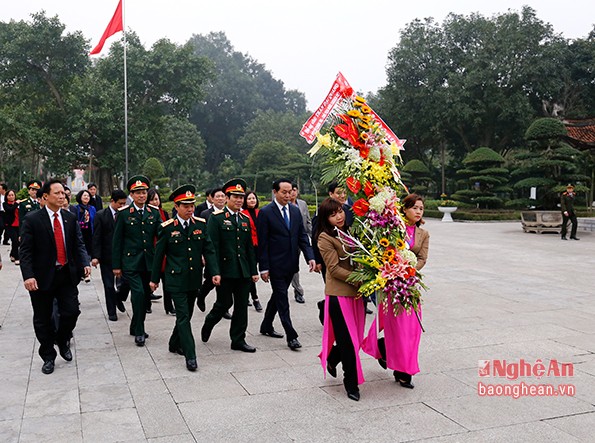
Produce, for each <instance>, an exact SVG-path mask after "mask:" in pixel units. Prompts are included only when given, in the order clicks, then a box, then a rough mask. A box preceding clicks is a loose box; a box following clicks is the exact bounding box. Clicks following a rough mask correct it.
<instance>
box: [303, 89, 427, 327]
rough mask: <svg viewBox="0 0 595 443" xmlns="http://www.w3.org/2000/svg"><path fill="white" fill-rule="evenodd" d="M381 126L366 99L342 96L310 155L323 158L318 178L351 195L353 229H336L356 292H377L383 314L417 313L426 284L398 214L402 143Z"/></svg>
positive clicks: (366, 295) (366, 293) (404, 190)
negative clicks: (391, 138) (350, 264)
mask: <svg viewBox="0 0 595 443" xmlns="http://www.w3.org/2000/svg"><path fill="white" fill-rule="evenodd" d="M385 128H386V125H385V124H384V122H382V120H381V119H380V117H378V116H377V115H376V114H375V113H374V111H372V109H371V108H370V107H369V106H368V105H367V103H366V101H365V99H364V98H362V97H359V96H354V95H346V96H344V97H342V99H341V100H340V101H339V102H338V103H337V105H336V106H335V107H334V108H333V110H332V112H330V114H329V116H328V118H327V119H326V123H325V125H324V126H323V127H322V129H321V131H320V132H319V133H318V134H316V138H317V142H316V144H315V145H314V146H313V147H312V149H311V150H310V151H309V154H310V155H311V156H314V155H318V156H321V157H322V162H323V169H322V171H323V174H322V181H323V182H331V181H333V180H337V181H338V182H339V183H344V184H345V186H346V188H347V189H348V190H349V192H350V194H351V195H352V197H353V199H354V204H353V213H354V223H353V226H352V227H351V232H350V233H344V232H342V231H338V233H339V234H338V235H339V238H340V239H341V240H342V242H343V243H344V245H345V250H346V251H348V253H349V254H350V255H351V258H352V260H353V261H354V262H355V263H357V264H358V266H356V268H355V270H354V271H353V272H352V273H351V275H350V276H349V281H350V282H357V283H359V289H358V294H359V295H360V296H363V297H370V296H372V295H373V294H376V297H377V303H378V306H382V307H383V309H384V311H385V312H388V310H389V309H391V310H392V311H393V312H394V315H398V314H400V313H402V312H406V313H407V314H411V311H412V310H413V311H414V312H415V313H416V315H417V312H418V311H419V307H420V304H421V290H422V289H426V287H425V285H424V284H423V281H422V275H421V274H420V273H419V272H418V271H417V270H416V269H415V265H416V263H417V258H416V256H415V254H414V253H413V252H411V251H410V250H409V245H408V243H407V239H406V225H405V220H404V218H403V215H402V212H401V201H400V198H399V195H402V194H405V193H407V192H408V190H407V188H406V186H405V185H404V184H403V182H402V181H401V176H400V174H399V170H398V168H397V166H398V165H401V164H402V161H401V156H400V149H401V146H399V145H398V144H397V143H395V142H392V143H391V142H389V141H388V140H389V137H387V133H386V130H385ZM418 319H419V316H418Z"/></svg>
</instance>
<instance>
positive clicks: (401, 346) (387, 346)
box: [362, 194, 430, 389]
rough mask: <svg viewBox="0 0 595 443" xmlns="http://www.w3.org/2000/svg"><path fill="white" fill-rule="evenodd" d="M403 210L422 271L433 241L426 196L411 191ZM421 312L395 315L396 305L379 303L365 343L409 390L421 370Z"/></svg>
mask: <svg viewBox="0 0 595 443" xmlns="http://www.w3.org/2000/svg"><path fill="white" fill-rule="evenodd" d="M402 211H403V215H404V219H405V223H406V237H405V241H406V242H407V243H408V245H409V248H410V250H411V251H412V252H413V253H414V254H415V255H416V257H417V264H416V266H415V269H417V270H418V271H419V270H420V269H422V268H423V267H424V265H425V264H426V260H427V258H428V247H429V243H430V234H429V233H428V231H426V230H425V229H422V228H421V227H420V226H421V225H422V224H423V223H424V221H423V219H422V217H423V214H424V201H423V199H422V197H421V196H419V195H417V194H409V195H408V196H407V197H405V198H404V199H403V201H402ZM418 314H419V320H418V318H417V316H416V314H415V312H410V313H407V312H405V311H403V312H401V313H399V314H398V315H396V316H395V315H394V312H393V309H392V306H389V309H388V311H387V312H385V310H384V309H383V308H382V307H381V306H379V308H378V317H377V319H375V320H374V322H373V323H372V325H371V326H370V330H369V331H368V336H367V337H366V338H365V340H364V342H363V345H362V348H363V350H364V352H365V353H366V354H369V355H371V356H372V357H374V358H376V359H378V363H379V364H380V366H382V367H383V368H384V369H386V368H387V367H388V368H389V369H392V370H393V375H394V377H395V381H396V382H399V384H400V385H401V386H403V387H405V388H409V389H413V387H414V385H413V383H412V382H411V377H412V376H413V375H414V374H417V373H418V372H419V364H418V350H419V341H420V337H421V325H420V321H421V306H420V310H419V312H418ZM377 321H378V323H379V324H378V327H377V323H376V322H377ZM381 331H384V337H382V338H378V332H381Z"/></svg>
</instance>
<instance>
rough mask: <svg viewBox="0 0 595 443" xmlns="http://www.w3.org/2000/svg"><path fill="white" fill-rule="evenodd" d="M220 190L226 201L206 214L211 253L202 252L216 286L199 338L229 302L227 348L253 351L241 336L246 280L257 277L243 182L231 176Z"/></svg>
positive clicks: (244, 324)
mask: <svg viewBox="0 0 595 443" xmlns="http://www.w3.org/2000/svg"><path fill="white" fill-rule="evenodd" d="M223 191H224V192H225V195H226V197H227V205H226V206H225V208H223V209H222V210H218V211H215V212H213V214H212V215H211V216H210V217H209V221H208V223H207V232H208V235H209V238H210V239H211V242H212V243H213V253H212V255H210V254H207V255H206V260H207V263H208V262H209V261H212V262H213V271H212V275H213V284H215V285H217V286H220V288H219V291H218V292H217V301H216V302H215V304H214V305H213V309H211V312H209V314H208V315H207V316H206V318H205V323H204V326H203V327H202V330H201V339H202V341H203V342H207V341H208V340H209V337H210V336H211V332H212V330H213V327H214V326H215V325H216V324H217V323H219V321H220V320H221V318H222V317H223V314H224V313H225V312H227V310H228V309H229V308H231V306H232V303H233V306H234V309H233V315H232V317H231V326H230V330H229V335H230V337H231V349H233V350H237V351H243V352H255V351H256V348H254V347H253V346H250V345H248V344H247V343H246V340H245V339H246V328H247V327H248V294H249V291H250V282H251V281H254V282H256V281H258V271H257V270H256V254H255V251H254V246H252V233H251V232H250V220H249V219H248V217H247V216H245V215H244V214H241V213H240V211H241V209H242V204H243V203H244V196H245V195H246V182H245V181H244V180H242V179H232V180H230V181H228V182H227V183H226V184H225V185H224V186H223Z"/></svg>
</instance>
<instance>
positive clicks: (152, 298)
mask: <svg viewBox="0 0 595 443" xmlns="http://www.w3.org/2000/svg"><path fill="white" fill-rule="evenodd" d="M161 297H163V296H162V295H155V294H151V300H159V299H160V298H161Z"/></svg>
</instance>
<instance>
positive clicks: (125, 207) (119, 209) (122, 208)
mask: <svg viewBox="0 0 595 443" xmlns="http://www.w3.org/2000/svg"><path fill="white" fill-rule="evenodd" d="M129 207H130V205H126V206H122V207H121V208H118V211H123V210H124V209H128V208H129Z"/></svg>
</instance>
